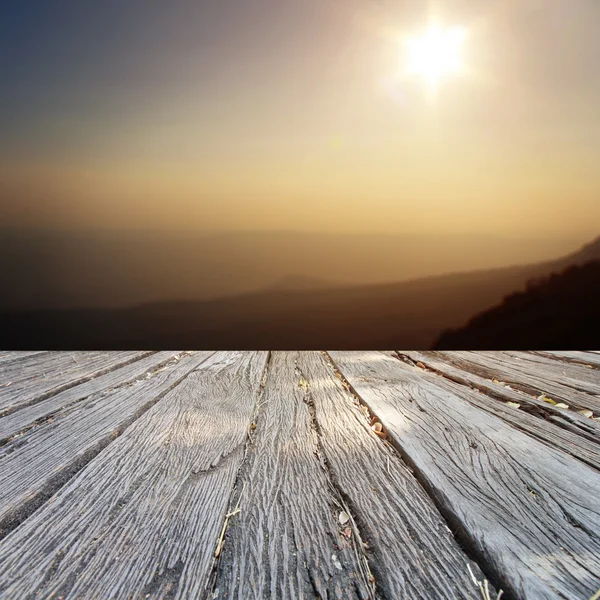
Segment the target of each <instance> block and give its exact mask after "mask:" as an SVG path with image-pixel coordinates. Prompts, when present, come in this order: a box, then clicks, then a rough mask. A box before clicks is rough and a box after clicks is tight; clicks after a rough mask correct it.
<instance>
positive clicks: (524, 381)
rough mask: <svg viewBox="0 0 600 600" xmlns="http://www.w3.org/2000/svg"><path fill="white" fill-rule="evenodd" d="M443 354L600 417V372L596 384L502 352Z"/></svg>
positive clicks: (463, 366) (453, 361)
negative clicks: (510, 356)
mask: <svg viewBox="0 0 600 600" xmlns="http://www.w3.org/2000/svg"><path fill="white" fill-rule="evenodd" d="M439 355H440V356H443V357H444V360H445V361H447V362H449V363H451V364H453V365H455V366H457V367H459V368H461V369H463V370H466V371H471V372H473V373H476V374H477V375H481V376H483V377H488V378H490V379H492V378H496V379H499V380H501V381H504V382H506V383H508V384H510V385H511V386H512V387H514V388H515V389H520V390H522V391H524V392H525V393H528V394H532V395H536V396H537V395H540V394H546V395H547V396H548V397H550V398H552V399H553V400H555V401H556V402H564V403H565V404H567V405H569V406H570V407H575V408H577V409H589V410H591V411H592V412H594V413H596V414H600V373H599V375H598V379H599V381H598V383H597V384H594V383H591V382H587V381H581V380H579V379H577V380H576V379H573V378H571V377H568V376H565V375H563V374H562V372H561V370H560V369H555V370H553V369H548V368H546V369H544V368H543V367H541V366H539V365H538V366H537V367H536V368H533V367H532V364H531V363H530V362H528V361H525V360H523V361H517V360H514V359H512V358H511V359H507V358H506V357H505V356H503V355H502V353H501V352H462V351H453V352H440V353H439ZM590 373H593V371H591V370H590Z"/></svg>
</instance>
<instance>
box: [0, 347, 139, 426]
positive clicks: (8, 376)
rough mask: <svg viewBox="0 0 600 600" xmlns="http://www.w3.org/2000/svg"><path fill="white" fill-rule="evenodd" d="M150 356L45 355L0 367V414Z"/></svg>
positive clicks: (50, 353)
mask: <svg viewBox="0 0 600 600" xmlns="http://www.w3.org/2000/svg"><path fill="white" fill-rule="evenodd" d="M148 354H150V352H47V353H44V354H42V355H35V356H28V357H27V358H25V359H23V360H20V361H16V362H15V361H11V362H8V363H7V364H3V365H0V414H5V413H7V412H10V411H12V410H14V409H15V408H17V407H18V406H20V405H23V406H24V405H27V404H33V403H34V402H38V401H40V400H44V399H45V398H48V397H50V396H52V395H54V394H58V393H59V392H62V391H63V390H66V389H69V388H70V387H73V386H74V385H77V384H79V383H83V382H85V381H89V380H90V379H92V378H93V377H97V376H98V375H102V374H104V373H107V372H108V371H110V370H112V369H116V368H118V367H120V366H123V365H126V364H127V363H130V362H133V361H135V360H139V359H140V358H143V357H144V356H147V355H148Z"/></svg>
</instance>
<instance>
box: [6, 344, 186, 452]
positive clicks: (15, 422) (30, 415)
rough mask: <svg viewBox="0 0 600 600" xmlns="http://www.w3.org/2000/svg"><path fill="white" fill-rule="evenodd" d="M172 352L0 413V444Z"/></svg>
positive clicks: (136, 374) (145, 370)
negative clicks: (2, 415)
mask: <svg viewBox="0 0 600 600" xmlns="http://www.w3.org/2000/svg"><path fill="white" fill-rule="evenodd" d="M175 355H176V353H174V352H171V351H170V352H157V353H152V354H150V355H149V356H146V357H144V358H141V359H140V360H136V361H134V362H131V363H128V364H126V365H125V366H123V367H118V368H116V369H114V370H113V371H109V372H108V373H105V374H104V375H99V376H98V377H95V378H94V379H91V380H89V381H86V382H85V383H80V384H79V385H76V386H74V387H71V388H69V389H67V390H65V391H64V392H59V393H58V394H55V395H54V396H50V397H49V398H47V399H46V400H42V401H40V402H37V403H35V404H30V405H27V406H24V407H21V408H20V410H16V411H14V412H11V413H9V414H7V415H5V416H4V417H0V444H2V443H3V442H4V441H5V440H7V439H8V438H10V437H11V436H14V435H17V434H18V433H20V432H21V431H23V430H25V429H27V428H28V427H31V426H32V425H33V424H35V422H36V421H40V420H43V419H47V418H49V417H50V416H52V415H53V414H54V413H56V412H57V411H59V410H61V409H62V408H63V407H65V406H68V405H70V404H73V403H75V402H80V401H81V400H83V399H84V398H86V399H88V398H89V397H90V396H92V395H101V394H105V393H108V392H110V391H112V389H113V388H115V387H119V386H122V385H125V384H127V383H128V382H132V381H135V380H136V379H138V378H140V377H144V376H147V373H148V372H149V371H153V370H155V369H156V368H160V365H161V364H162V363H164V362H166V361H168V360H169V359H170V358H171V357H173V356H175Z"/></svg>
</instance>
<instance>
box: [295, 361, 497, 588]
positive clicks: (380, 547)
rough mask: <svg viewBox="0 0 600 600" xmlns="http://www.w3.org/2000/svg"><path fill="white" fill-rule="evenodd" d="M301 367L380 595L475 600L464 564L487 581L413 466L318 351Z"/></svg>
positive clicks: (335, 475)
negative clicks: (375, 425)
mask: <svg viewBox="0 0 600 600" xmlns="http://www.w3.org/2000/svg"><path fill="white" fill-rule="evenodd" d="M298 367H299V369H300V371H301V373H302V374H303V376H304V378H305V380H306V381H307V385H306V387H305V390H306V394H307V396H308V398H309V399H310V401H311V402H313V403H314V408H315V413H316V421H317V423H318V432H319V440H320V445H321V451H322V453H323V455H324V457H325V459H326V462H327V465H328V466H329V470H330V472H331V475H332V479H333V480H334V482H335V485H336V487H337V488H338V489H339V490H340V492H341V495H342V497H344V498H345V499H346V501H347V503H348V505H349V507H350V509H351V510H352V514H353V517H354V520H355V521H356V523H357V524H358V528H359V530H360V535H361V537H362V539H363V540H367V541H368V551H367V556H368V558H369V563H370V565H371V569H372V571H373V574H374V576H375V580H376V582H377V592H378V593H379V594H380V595H382V596H383V597H385V598H412V599H415V600H417V599H420V598H421V599H423V600H428V599H430V598H440V599H441V598H447V599H449V598H469V599H471V598H473V597H474V595H475V594H476V593H477V589H476V588H474V586H473V582H472V579H471V576H470V574H469V571H468V569H467V566H466V565H467V564H468V565H470V568H471V570H472V572H473V573H474V574H476V576H477V579H478V580H480V581H483V579H484V576H483V574H482V573H481V572H480V571H479V567H478V566H477V565H476V564H475V563H474V562H472V561H471V560H470V559H469V558H468V557H467V556H466V554H464V552H463V551H462V550H461V549H460V547H459V546H458V544H457V543H456V541H455V540H454V538H453V536H452V533H451V531H450V530H449V529H448V527H447V525H446V523H445V522H444V520H443V519H442V517H441V515H440V514H439V512H438V510H437V509H436V507H435V506H434V504H433V502H432V501H431V499H430V498H429V496H428V495H427V494H426V493H425V491H424V490H423V488H422V487H421V485H420V484H419V483H418V482H417V480H416V479H415V477H414V475H413V474H412V473H411V471H410V470H409V469H408V467H406V465H405V464H404V463H403V462H402V460H401V459H399V457H398V454H397V453H396V452H395V451H394V450H392V449H391V447H390V446H389V445H388V444H386V443H385V442H383V441H382V440H381V439H379V438H378V437H377V436H376V435H375V434H374V433H373V432H372V431H371V430H370V429H369V426H368V425H369V424H368V422H367V420H366V417H365V415H364V414H363V412H362V411H361V410H360V409H359V408H358V407H357V406H356V404H355V403H353V397H352V396H351V395H350V394H349V393H348V392H346V391H345V390H344V388H343V387H342V386H341V384H340V382H339V380H338V379H337V378H336V377H335V375H334V374H333V370H332V368H331V367H329V366H328V365H327V364H326V362H325V360H324V359H323V357H322V356H321V355H320V354H319V353H316V352H315V353H313V352H311V353H305V352H302V353H300V354H299V356H298ZM492 592H493V590H492ZM492 595H494V594H492Z"/></svg>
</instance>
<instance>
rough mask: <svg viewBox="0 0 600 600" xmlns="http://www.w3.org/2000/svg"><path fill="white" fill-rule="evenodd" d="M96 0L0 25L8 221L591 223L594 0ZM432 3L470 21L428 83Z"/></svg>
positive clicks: (596, 139) (0, 118) (598, 175)
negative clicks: (415, 71) (423, 54)
mask: <svg viewBox="0 0 600 600" xmlns="http://www.w3.org/2000/svg"><path fill="white" fill-rule="evenodd" d="M23 4H28V6H27V7H24V6H23ZM99 4H100V3H97V2H92V1H91V0H90V1H89V2H80V3H74V2H69V1H66V0H65V1H64V2H57V5H56V6H55V7H54V9H53V11H52V13H51V14H49V13H48V12H47V11H48V9H47V8H44V3H43V2H39V3H35V2H34V3H31V4H29V3H15V4H14V7H13V8H12V12H11V11H10V10H9V14H8V16H9V18H8V19H7V20H6V21H5V24H4V27H6V28H7V29H6V31H2V30H0V34H4V35H0V39H2V40H3V41H0V50H2V52H0V56H2V59H0V60H1V61H2V62H1V63H0V89H2V99H1V100H0V128H2V130H3V131H5V135H3V136H2V139H0V217H1V218H2V222H3V223H4V224H7V225H20V226H60V227H78V228H86V227H119V228H121V227H157V226H158V227H167V228H191V229H199V230H204V229H303V230H315V231H332V232H334V231H335V232H340V231H365V232H379V231H381V232H404V231H412V232H415V231H423V232H444V233H448V232H456V233H463V232H475V231H477V232H481V231H483V232H490V233H495V234H510V235H513V234H518V235H521V234H525V235H528V234H531V235H544V236H547V235H550V236H561V237H571V238H573V237H578V238H579V237H580V238H581V239H586V238H589V237H593V236H595V235H597V234H598V233H599V232H598V228H597V223H600V202H599V195H600V194H599V192H600V169H598V168H597V164H598V162H599V161H598V159H599V158H600V119H599V118H598V115H599V113H598V108H597V107H598V106H600V77H599V76H598V73H600V58H599V57H600V36H598V35H597V23H598V22H600V5H599V4H598V3H597V2H596V1H595V0H569V1H565V0H518V1H517V0H497V1H491V0H490V1H486V0H455V1H453V2H451V1H446V2H437V3H434V2H432V3H430V4H429V5H428V4H427V3H426V2H412V1H405V2H398V1H395V2H392V1H391V0H390V1H384V0H380V1H375V0H373V1H371V2H369V1H367V2H364V1H361V2H358V1H354V2H353V1H347V2H340V1H338V0H319V1H317V0H302V2H300V1H293V0H279V1H276V0H256V1H254V0H253V1H250V0H223V1H222V2H216V1H203V2H198V1H194V2H192V1H191V0H179V1H177V2H173V3H161V4H162V8H158V7H157V6H153V7H148V5H147V4H144V3H143V2H141V0H139V1H137V0H135V1H134V0H132V2H130V3H128V4H127V5H126V6H124V3H122V2H116V1H115V0H110V1H107V2H105V3H102V6H99ZM11 19H12V20H11ZM431 19H436V20H437V22H438V23H440V24H441V25H442V26H443V27H454V26H460V27H462V28H464V30H465V31H466V33H467V37H466V39H465V42H464V45H463V47H462V61H463V63H464V66H465V72H464V73H461V74H457V75H455V76H449V77H448V78H447V79H444V80H443V81H440V84H439V86H438V89H437V92H436V94H435V97H433V98H432V97H430V96H428V94H427V93H426V89H425V86H424V82H423V81H421V80H420V79H419V78H418V77H408V78H403V77H401V76H400V74H401V72H402V69H403V66H404V63H405V62H406V56H405V55H406V48H405V46H404V45H403V40H404V38H406V37H407V36H415V35H419V34H420V33H421V32H423V31H425V29H426V28H427V27H428V23H429V22H430V21H431Z"/></svg>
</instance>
